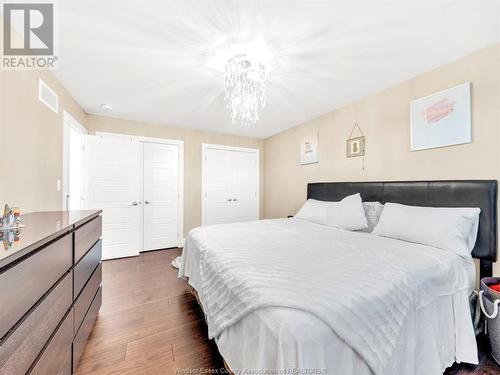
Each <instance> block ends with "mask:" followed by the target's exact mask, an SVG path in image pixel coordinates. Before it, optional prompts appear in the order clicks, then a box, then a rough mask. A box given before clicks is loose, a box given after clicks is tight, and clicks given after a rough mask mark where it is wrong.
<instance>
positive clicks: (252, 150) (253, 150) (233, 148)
mask: <svg viewBox="0 0 500 375" xmlns="http://www.w3.org/2000/svg"><path fill="white" fill-rule="evenodd" d="M208 149H215V150H226V151H238V152H248V153H254V154H255V155H256V156H257V205H258V210H257V212H258V216H259V217H260V150H259V149H258V148H247V147H236V146H226V145H216V144H211V143H202V144H201V225H205V221H206V220H205V213H206V209H205V198H206V192H205V187H206V186H205V161H206V156H207V155H206V152H207V150H208Z"/></svg>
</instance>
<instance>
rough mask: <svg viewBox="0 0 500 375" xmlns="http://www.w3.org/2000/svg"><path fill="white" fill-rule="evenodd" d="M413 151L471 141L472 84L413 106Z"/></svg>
mask: <svg viewBox="0 0 500 375" xmlns="http://www.w3.org/2000/svg"><path fill="white" fill-rule="evenodd" d="M410 110H411V150H412V151H417V150H425V149H429V148H436V147H444V146H452V145H459V144H464V143H470V142H472V124H471V104H470V82H467V83H464V84H462V85H459V86H456V87H452V88H449V89H447V90H443V91H440V92H438V93H435V94H432V95H429V96H425V97H423V98H420V99H417V100H414V101H412V102H411V103H410Z"/></svg>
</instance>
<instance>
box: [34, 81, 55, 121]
mask: <svg viewBox="0 0 500 375" xmlns="http://www.w3.org/2000/svg"><path fill="white" fill-rule="evenodd" d="M38 100H40V101H41V102H42V103H43V104H45V105H46V106H47V107H49V108H50V109H51V110H53V111H54V112H55V113H59V97H58V96H57V94H56V93H55V92H54V91H52V89H51V88H50V87H49V86H47V84H46V83H45V82H44V81H42V80H41V79H40V80H39V81H38Z"/></svg>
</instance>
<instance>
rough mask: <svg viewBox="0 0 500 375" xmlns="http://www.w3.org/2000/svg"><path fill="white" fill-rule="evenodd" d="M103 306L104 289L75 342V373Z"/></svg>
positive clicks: (97, 297) (96, 299) (91, 306)
mask: <svg viewBox="0 0 500 375" xmlns="http://www.w3.org/2000/svg"><path fill="white" fill-rule="evenodd" d="M101 304H102V288H99V290H98V291H97V294H96V296H95V297H94V300H93V301H92V304H91V305H90V309H89V311H88V312H87V315H86V316H85V318H84V319H83V323H82V325H81V326H80V329H79V330H78V332H77V333H76V336H75V338H74V340H73V372H75V371H76V367H77V366H78V361H79V360H80V357H81V355H82V353H83V349H85V344H86V343H87V339H88V337H89V335H90V331H92V327H93V326H94V323H95V320H96V318H97V314H98V313H99V309H100V308H101Z"/></svg>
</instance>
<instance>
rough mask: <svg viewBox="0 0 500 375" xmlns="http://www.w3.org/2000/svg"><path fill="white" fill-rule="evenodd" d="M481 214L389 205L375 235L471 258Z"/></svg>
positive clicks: (447, 209)
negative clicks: (432, 247)
mask: <svg viewBox="0 0 500 375" xmlns="http://www.w3.org/2000/svg"><path fill="white" fill-rule="evenodd" d="M480 213H481V210H480V209H479V208H468V207H466V208H454V207H452V208H447V207H417V206H406V205H403V204H397V203H386V204H385V207H384V210H383V211H382V215H381V216H380V220H379V222H378V224H377V226H376V227H375V229H374V230H373V234H376V235H378V236H385V237H391V238H396V239H401V240H405V241H410V242H416V243H420V244H423V245H429V246H434V247H438V248H440V249H444V250H447V251H451V252H454V253H456V254H458V255H461V256H465V257H470V255H471V252H472V249H473V248H474V244H475V243H476V237H477V231H478V227H479V214H480Z"/></svg>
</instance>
